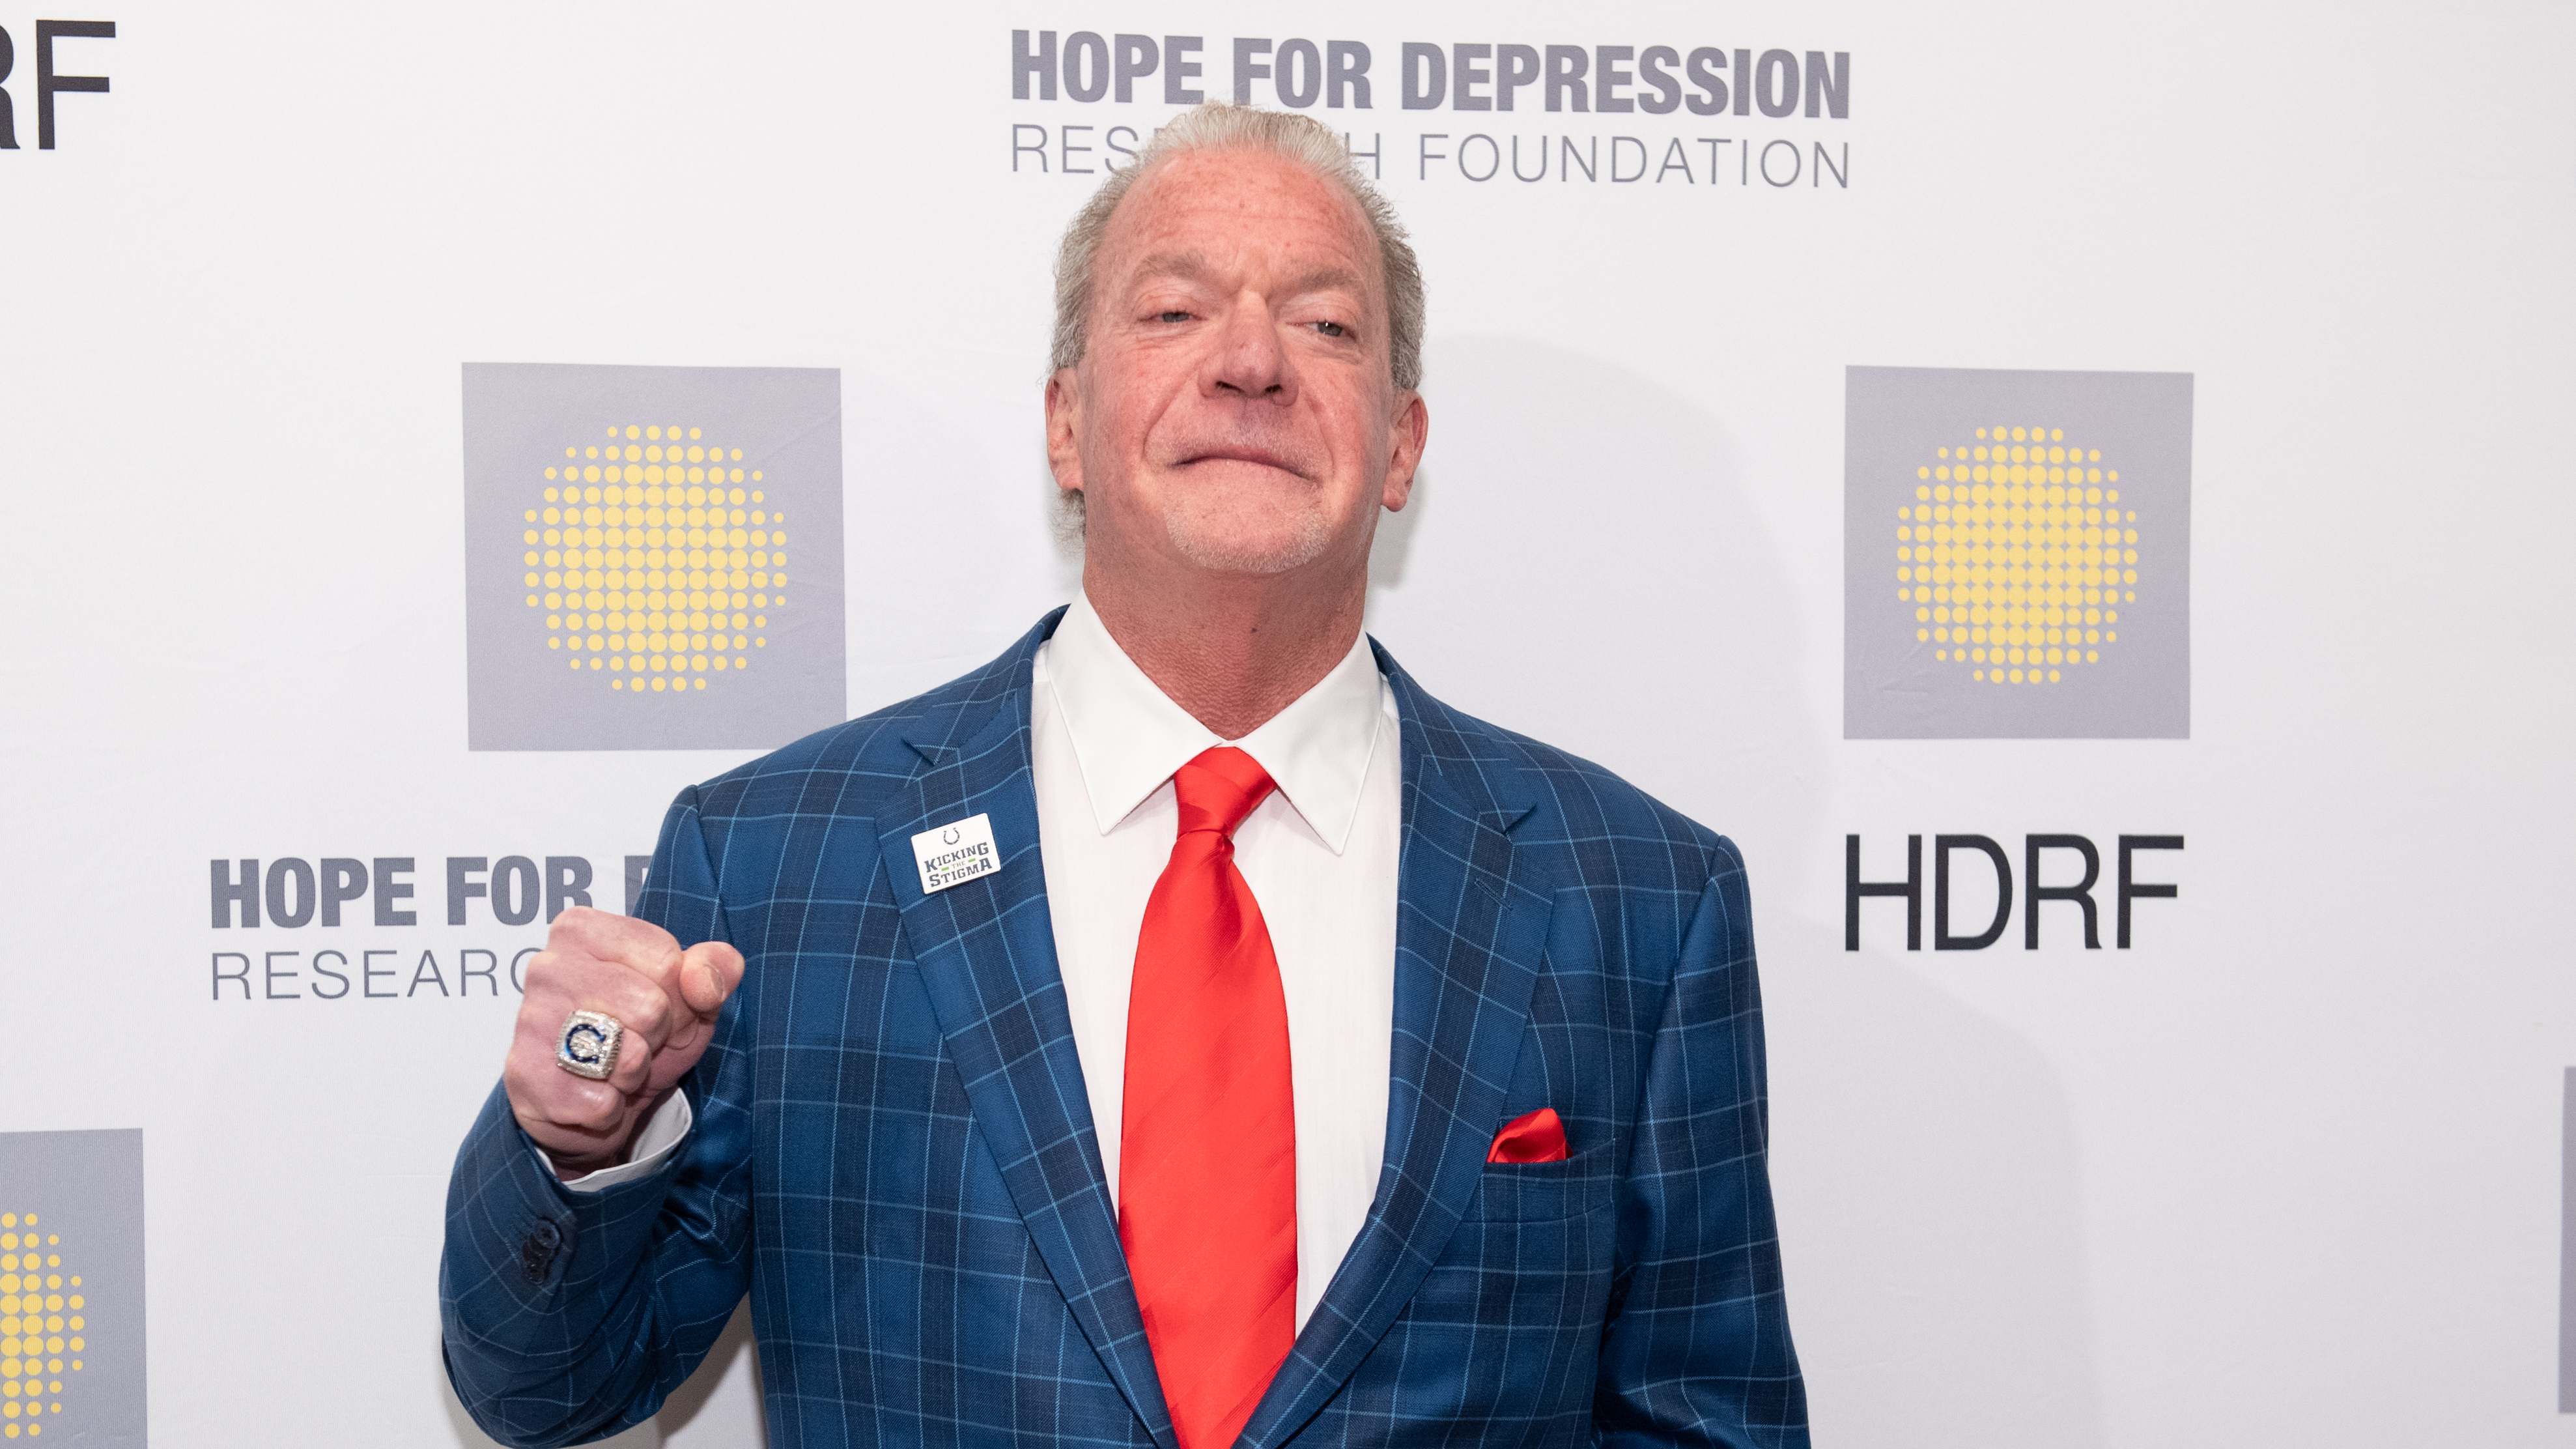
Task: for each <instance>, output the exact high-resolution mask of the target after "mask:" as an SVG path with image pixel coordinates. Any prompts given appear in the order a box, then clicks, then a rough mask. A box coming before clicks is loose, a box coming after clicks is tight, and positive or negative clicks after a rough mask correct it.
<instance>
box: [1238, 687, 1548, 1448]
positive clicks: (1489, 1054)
mask: <svg viewBox="0 0 2576 1449" xmlns="http://www.w3.org/2000/svg"><path fill="white" fill-rule="evenodd" d="M1378 662H1379V667H1380V668H1381V669H1382V670H1384V671H1385V673H1386V674H1387V676H1388V678H1389V680H1390V681H1391V682H1392V684H1393V685H1394V687H1395V690H1396V698H1397V705H1398V708H1399V710H1400V712H1401V714H1402V716H1403V723H1402V726H1401V732H1400V740H1401V748H1400V750H1399V755H1400V758H1401V759H1402V761H1403V766H1402V768H1403V777H1402V784H1401V796H1402V801H1403V807H1402V808H1403V846H1402V854H1401V856H1400V860H1401V864H1400V865H1399V867H1398V880H1397V892H1396V896H1397V904H1396V944H1395V1040H1394V1044H1393V1045H1394V1050H1393V1071H1392V1076H1391V1079H1390V1083H1389V1086H1390V1090H1389V1093H1388V1101H1387V1134H1386V1162H1385V1165H1384V1167H1383V1168H1382V1169H1381V1170H1380V1173H1379V1177H1378V1189H1377V1198H1376V1200H1375V1202H1374V1203H1373V1204H1372V1205H1371V1206H1370V1209H1369V1216H1368V1220H1367V1222H1366V1224H1365V1225H1363V1226H1362V1227H1361V1229H1360V1234H1359V1237H1358V1238H1357V1239H1356V1240H1354V1241H1353V1242H1352V1244H1351V1248H1350V1251H1349V1253H1348V1254H1346V1255H1345V1256H1344V1257H1343V1260H1342V1265H1341V1268H1340V1270H1339V1271H1338V1272H1336V1273H1335V1274H1334V1276H1333V1281H1332V1283H1331V1285H1330V1286H1329V1287H1327V1288H1326V1290H1325V1292H1324V1296H1323V1299H1322V1301H1321V1302H1320V1303H1318V1304H1317V1305H1316V1308H1315V1312H1314V1315H1313V1316H1312V1317H1311V1318H1310V1319H1309V1320H1308V1321H1307V1324H1306V1328H1305V1331H1304V1332H1303V1333H1301V1334H1300V1335H1299V1336H1298V1339H1297V1343H1296V1346H1295V1348H1294V1349H1293V1350H1291V1352H1290V1353H1289V1356H1288V1361H1287V1362H1286V1363H1285V1364H1283V1365H1281V1366H1280V1369H1279V1373H1278V1375H1277V1376H1276V1377H1275V1378H1273V1379H1272V1380H1271V1384H1270V1389H1269V1391H1268V1393H1267V1394H1266V1395H1265V1396H1264V1397H1263V1399H1262V1401H1261V1404H1260V1406H1259V1407H1258V1408H1256V1409H1255V1410H1254V1411H1253V1415H1252V1418H1251V1420H1250V1421H1249V1422H1248V1423H1246V1424H1245V1426H1244V1431H1243V1442H1244V1443H1245V1444H1246V1445H1249V1446H1253V1449H1267V1446H1272V1445H1277V1444H1280V1443H1283V1442H1284V1441H1286V1440H1287V1439H1288V1438H1289V1437H1291V1436H1292V1435H1294V1434H1295V1433H1296V1432H1297V1431H1298V1429H1300V1428H1301V1427H1303V1426H1304V1425H1305V1423H1306V1421H1307V1420H1308V1419H1310V1418H1312V1417H1313V1416H1314V1415H1315V1412H1316V1411H1317V1410H1319V1409H1321V1408H1322V1407H1323V1406H1324V1404H1325V1403H1326V1402H1327V1401H1329V1400H1330V1399H1331V1398H1332V1397H1333V1395H1334V1394H1335V1393H1337V1392H1339V1390H1340V1388H1341V1386H1342V1384H1343V1383H1344V1382H1345V1381H1346V1380H1347V1379H1349V1377H1350V1375H1351V1372H1352V1371H1353V1370H1354V1369H1356V1368H1357V1367H1358V1366H1359V1364H1360V1361H1361V1360H1362V1359H1364V1358H1366V1357H1367V1356H1368V1354H1369V1351H1370V1349H1372V1348H1373V1347H1375V1346H1376V1344H1377V1341H1378V1339H1379V1338H1380V1337H1382V1336H1383V1335H1384V1334H1385V1332H1386V1330H1387V1327H1388V1326H1389V1325H1390V1324H1392V1323H1393V1322H1394V1321H1395V1318H1396V1315H1397V1314H1399V1313H1400V1312H1402V1311H1403V1309H1404V1305H1405V1304H1406V1302H1407V1301H1409V1300H1410V1299H1411V1298H1412V1296H1413V1291H1414V1289H1415V1288H1416V1287H1418V1286H1419V1285H1420V1284H1421V1282H1422V1279H1423V1275H1424V1274H1426V1273H1427V1272H1429V1271H1430V1268H1431V1265H1432V1264H1433V1263H1434V1262H1435V1261H1437V1260H1438V1258H1439V1256H1440V1254H1441V1251H1442V1250H1443V1248H1445V1247H1446V1246H1447V1244H1448V1241H1449V1238H1450V1236H1451V1234H1452V1233H1454V1232H1455V1231H1456V1229H1457V1226H1458V1223H1459V1219H1460V1218H1461V1216H1462V1215H1463V1214H1464V1213H1465V1212H1466V1209H1467V1205H1468V1202H1469V1200H1470V1199H1472V1198H1473V1197H1474V1195H1475V1192H1476V1186H1477V1183H1478V1181H1479V1179H1480V1175H1481V1174H1482V1172H1483V1171H1484V1162H1485V1153H1486V1150H1487V1149H1488V1148H1489V1147H1490V1145H1491V1144H1492V1140H1493V1134H1494V1130H1495V1129H1496V1128H1497V1127H1499V1126H1500V1125H1501V1123H1502V1108H1503V1100H1504V1092H1505V1090H1506V1088H1507V1087H1508V1086H1509V1085H1510V1080H1511V1073H1512V1067H1513V1064H1514V1063H1515V1062H1516V1061H1517V1060H1518V1057H1519V1054H1520V1044H1521V1033H1522V1029H1523V1028H1524V1027H1525V1026H1526V1024H1527V1022H1528V1019H1529V1003H1530V995H1531V992H1532V991H1533V989H1534V988H1535V987H1536V985H1537V982H1538V970H1539V958H1540V953H1541V950H1542V948H1543V946H1544V944H1545V942H1546V939H1547V926H1548V916H1549V913H1550V905H1551V896H1550V895H1549V894H1548V893H1547V891H1546V889H1545V888H1544V886H1542V885H1539V884H1537V883H1535V882H1534V880H1533V875H1534V871H1533V866H1532V862H1530V861H1528V860H1526V859H1523V858H1519V856H1518V854H1517V853H1516V850H1515V847H1514V845H1513V842H1512V838H1511V830H1512V827H1513V826H1514V825H1516V824H1518V823H1519V822H1520V820H1521V819H1522V818H1523V817H1524V816H1526V815H1527V814H1528V813H1529V812H1530V810H1531V808H1532V807H1533V806H1534V805H1535V804H1536V801H1537V798H1538V797H1537V794H1536V789H1537V787H1536V786H1535V785H1534V783H1533V782H1531V781H1529V780H1528V779H1527V778H1526V776H1525V775H1524V774H1523V773H1522V771H1521V770H1520V768H1519V766H1518V765H1517V764H1516V763H1515V762H1513V761H1512V760H1510V759H1509V758H1508V757H1506V756H1504V755H1503V754H1502V752H1501V750H1500V749H1499V748H1498V746H1497V742H1495V741H1493V740H1492V739H1491V738H1490V737H1489V736H1486V735H1485V734H1484V733H1483V732H1482V731H1481V730H1477V729H1475V728H1474V727H1473V725H1472V722H1463V721H1461V720H1460V718H1459V717H1458V716H1455V715H1452V714H1451V713H1450V712H1449V711H1448V709H1447V708H1446V707H1444V706H1442V705H1440V704H1439V703H1438V702H1437V701H1435V700H1433V699H1431V698H1430V696H1428V695H1426V694H1424V693H1423V692H1422V691H1421V689H1420V688H1419V687H1418V686H1416V685H1415V684H1414V683H1413V681H1412V679H1411V678H1410V677H1409V676H1407V675H1406V674H1405V673H1404V672H1403V671H1402V670H1401V669H1399V668H1397V667H1396V665H1395V662H1394V661H1393V660H1392V659H1391V658H1389V657H1388V656H1387V655H1386V654H1385V652H1384V651H1383V650H1381V651H1379V654H1378Z"/></svg>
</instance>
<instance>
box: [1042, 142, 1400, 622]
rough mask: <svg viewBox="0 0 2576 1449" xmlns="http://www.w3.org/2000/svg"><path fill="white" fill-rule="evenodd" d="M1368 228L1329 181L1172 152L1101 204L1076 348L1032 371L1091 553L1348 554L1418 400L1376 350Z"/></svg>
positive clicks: (1387, 501) (1282, 566)
mask: <svg viewBox="0 0 2576 1449" xmlns="http://www.w3.org/2000/svg"><path fill="white" fill-rule="evenodd" d="M1386 319H1387V306H1386V290H1385V279H1384V277H1383V276H1382V275H1381V270H1380V267H1379V261H1378V252H1377V244H1376V242H1375V240H1374V238H1372V236H1371V235H1370V233H1369V230H1368V225H1367V222H1366V220H1365V219H1364V218H1363V217H1362V216H1361V214H1360V211H1359V208H1358V206H1357V205H1356V204H1355V203H1354V202H1352V200H1351V199H1350V198H1349V197H1348V196H1346V195H1345V194H1343V192H1342V191H1341V189H1340V188H1339V187H1337V186H1335V185H1333V184H1332V183H1331V182H1329V181H1325V180H1323V179H1322V178H1319V177H1317V176H1314V175H1313V174H1311V173H1309V172H1307V171H1305V170H1303V169H1302V168H1299V167H1297V166H1295V165H1292V164H1291V163H1289V162H1287V161H1283V160H1281V159H1279V158H1277V157H1275V156H1271V155H1268V154H1266V153H1263V152H1258V151H1205V152H1195V153H1191V154H1186V155H1183V156H1180V157H1177V158H1175V159H1174V160H1172V161H1171V162H1169V163H1167V164H1165V165H1164V166H1162V167H1161V168H1160V169H1158V170H1157V171H1155V172H1154V173H1153V174H1152V175H1150V176H1148V177H1146V178H1144V179H1143V180H1142V181H1141V182H1139V183H1138V184H1137V186H1136V188H1135V189H1134V190H1133V191H1131V192H1129V193H1128V195H1127V197H1126V199H1125V200H1124V201H1123V202H1122V203H1121V204H1120V205H1119V208H1118V211H1117V214H1116V215H1115V217H1114V218H1113V219H1112V220H1111V222H1110V225H1109V231H1108V235H1107V236H1106V237H1105V238H1103V242H1102V246H1101V250H1100V254H1099V258H1098V260H1097V263H1096V270H1095V271H1094V273H1093V291H1092V308H1091V316H1090V333H1089V338H1088V342H1087V345H1086V348H1085V351H1084V354H1083V359H1082V362H1081V364H1080V365H1079V366H1077V367H1072V368H1067V369H1065V370H1064V371H1062V372H1059V373H1057V374H1056V375H1055V377H1054V378H1053V379H1051V380H1050V381H1049V382H1048V384H1047V453H1048V458H1049V461H1050V462H1051V464H1052V465H1053V467H1054V469H1055V475H1056V482H1057V484H1058V485H1059V486H1061V487H1063V488H1066V489H1068V490H1070V489H1080V490H1081V491H1082V493H1083V495H1084V502H1085V505H1086V507H1085V513H1086V517H1085V532H1086V539H1087V544H1088V549H1089V552H1090V553H1091V555H1092V558H1093V560H1094V562H1095V563H1105V564H1107V565H1108V566H1111V567H1120V566H1130V565H1141V566H1145V567H1149V568H1152V567H1160V566H1183V567H1189V568H1195V569H1200V570H1209V571H1215V572H1221V573H1236V574H1280V573H1286V572H1288V571H1291V570H1297V569H1305V568H1309V567H1316V568H1321V569H1324V570H1326V571H1329V572H1334V573H1343V572H1347V571H1349V570H1351V569H1354V568H1359V569H1364V568H1365V565H1366V560H1367V557H1368V547H1369V540H1370V539H1371V537H1372V536H1373V535H1374V534H1375V531H1376V527H1377V513H1378V509H1379V508H1380V507H1385V508H1401V507H1403V506H1404V501H1405V498H1406V496H1407V495H1408V493H1409V492H1410V491H1411V489H1412V486H1413V470H1414V466H1415V465H1416V464H1417V463H1418V462H1419V461H1420V459H1421V456H1422V444H1423V440H1424V437H1425V434H1426V432H1427V429H1428V426H1429V424H1428V420H1427V417H1426V415H1425V413H1424V411H1423V407H1422V401H1421V399H1420V398H1419V397H1418V396H1416V395H1414V394H1412V393H1410V392H1407V393H1402V394H1399V393H1398V392H1397V391H1396V390H1395V385H1394V382H1393V381H1392V379H1391V378H1390V376H1389V373H1388V367H1387V345H1388V337H1387V320H1386Z"/></svg>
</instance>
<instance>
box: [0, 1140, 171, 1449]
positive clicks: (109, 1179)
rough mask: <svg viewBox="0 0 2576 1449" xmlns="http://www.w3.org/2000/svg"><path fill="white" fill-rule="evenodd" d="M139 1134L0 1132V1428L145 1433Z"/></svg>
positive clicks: (106, 1436) (54, 1437)
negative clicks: (0, 1390)
mask: <svg viewBox="0 0 2576 1449" xmlns="http://www.w3.org/2000/svg"><path fill="white" fill-rule="evenodd" d="M143 1342H144V1339H143V1134H142V1133H141V1132H139V1131H134V1130H131V1129H128V1130H125V1131H111V1132H0V1389H6V1391H7V1393H6V1396H5V1397H0V1436H6V1438H8V1439H17V1438H19V1437H21V1436H22V1435H23V1436H25V1437H27V1438H29V1439H33V1440H35V1441H36V1442H38V1443H42V1444H48V1445H50V1444H66V1445H81V1444H87V1445H109V1444H114V1445H120V1446H123V1445H140V1444H142V1443H144V1442H145V1431H146V1425H145V1421H144V1413H145V1403H146V1401H145V1396H144V1377H143Z"/></svg>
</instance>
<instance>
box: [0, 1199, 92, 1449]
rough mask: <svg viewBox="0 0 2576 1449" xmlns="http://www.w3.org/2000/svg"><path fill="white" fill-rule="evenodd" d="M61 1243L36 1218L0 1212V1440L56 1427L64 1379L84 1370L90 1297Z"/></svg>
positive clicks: (58, 1425)
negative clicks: (67, 1267) (68, 1269)
mask: <svg viewBox="0 0 2576 1449" xmlns="http://www.w3.org/2000/svg"><path fill="white" fill-rule="evenodd" d="M62 1246H63V1240H62V1235H61V1234H59V1233H52V1232H47V1231H45V1228H44V1225H43V1223H41V1222H40V1221H39V1220H38V1219H37V1217H36V1215H35V1214H34V1213H14V1212H13V1213H0V1436H5V1437H7V1438H11V1439H15V1438H18V1437H20V1436H22V1435H23V1436H26V1437H29V1438H36V1437H40V1436H42V1435H43V1434H44V1432H45V1428H46V1426H47V1425H48V1424H52V1425H54V1427H56V1428H58V1429H59V1428H60V1427H61V1423H60V1421H59V1420H58V1419H56V1417H55V1416H56V1415H58V1414H60V1413H62V1412H63V1380H64V1375H66V1374H77V1373H79V1372H80V1371H81V1353H82V1351H83V1350H84V1349H85V1348H86V1347H87V1346H88V1339H87V1338H85V1337H84V1336H83V1335H84V1333H85V1331H86V1330H87V1329H88V1327H89V1319H88V1318H87V1317H86V1316H85V1315H84V1314H83V1312H82V1310H83V1309H84V1308H85V1307H86V1306H87V1305H88V1299H87V1298H86V1297H84V1296H83V1295H82V1293H81V1279H80V1275H79V1274H78V1273H65V1272H64V1271H63V1270H62V1269H63V1254H62ZM75 1422H77V1420H75Z"/></svg>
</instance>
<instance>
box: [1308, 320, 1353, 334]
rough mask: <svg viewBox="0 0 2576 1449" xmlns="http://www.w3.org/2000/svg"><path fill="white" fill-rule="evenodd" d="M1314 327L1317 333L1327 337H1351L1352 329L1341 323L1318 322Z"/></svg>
mask: <svg viewBox="0 0 2576 1449" xmlns="http://www.w3.org/2000/svg"><path fill="white" fill-rule="evenodd" d="M1314 325H1315V330H1316V331H1318V332H1321V333H1323V334H1324V335H1325V336H1327V337H1348V336H1350V335H1351V333H1350V329H1349V328H1347V327H1344V326H1343V325H1342V324H1341V323H1339V322H1318V323H1316V324H1314Z"/></svg>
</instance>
